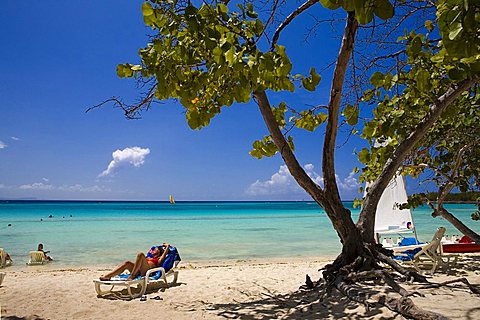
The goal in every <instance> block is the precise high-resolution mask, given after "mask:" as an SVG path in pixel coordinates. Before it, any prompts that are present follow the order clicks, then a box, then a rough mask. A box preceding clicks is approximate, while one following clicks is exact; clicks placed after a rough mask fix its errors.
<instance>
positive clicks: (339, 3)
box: [99, 0, 480, 317]
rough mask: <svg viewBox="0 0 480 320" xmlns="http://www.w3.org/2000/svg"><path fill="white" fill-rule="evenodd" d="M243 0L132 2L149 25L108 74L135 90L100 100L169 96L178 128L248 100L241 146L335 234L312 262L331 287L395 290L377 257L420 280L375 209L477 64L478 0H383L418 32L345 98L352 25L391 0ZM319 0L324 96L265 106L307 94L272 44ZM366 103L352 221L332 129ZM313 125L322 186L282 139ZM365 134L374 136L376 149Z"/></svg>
mask: <svg viewBox="0 0 480 320" xmlns="http://www.w3.org/2000/svg"><path fill="white" fill-rule="evenodd" d="M253 3H254V2H253V1H239V2H236V1H210V2H208V1H203V2H200V1H198V2H197V1H182V0H150V1H147V2H145V3H143V5H142V12H143V16H144V21H145V24H146V25H147V26H148V27H150V28H151V30H152V32H153V34H152V35H151V37H150V41H149V43H148V44H147V45H146V46H145V47H144V48H141V49H140V50H139V55H140V57H141V64H129V63H126V64H121V65H118V67H117V74H118V75H119V76H120V77H134V78H136V79H137V80H138V81H140V82H141V84H142V85H143V88H145V89H146V90H145V92H144V94H143V95H142V97H141V100H140V101H139V102H138V103H136V104H126V103H124V102H122V101H121V100H120V99H118V98H115V97H114V98H112V99H109V100H107V101H105V102H104V103H106V102H112V101H113V102H114V103H115V104H116V105H118V106H119V107H121V108H123V110H124V111H125V115H126V116H127V117H128V118H136V117H138V116H139V114H140V113H141V112H142V111H144V110H146V109H148V108H150V107H151V105H152V102H154V101H156V100H166V99H170V98H174V99H178V100H179V101H180V103H181V104H182V105H183V107H185V109H186V120H187V122H188V125H189V126H190V127H191V128H192V129H199V128H202V127H204V126H207V125H208V124H209V123H210V120H211V119H212V118H213V117H214V116H215V115H217V114H219V113H220V112H221V110H222V107H224V106H231V105H232V104H234V103H247V102H249V101H250V100H252V99H253V100H254V101H255V102H256V104H257V105H258V109H259V111H260V113H261V115H262V117H263V120H264V122H265V124H266V127H267V129H268V132H269V134H268V135H266V136H264V137H263V138H262V139H260V140H257V141H255V142H254V143H253V150H252V151H251V152H250V153H251V154H252V156H255V157H257V158H261V157H263V156H272V155H274V154H276V153H279V154H280V155H281V157H282V158H283V160H284V162H285V164H286V165H287V167H288V169H289V171H290V173H291V175H292V176H293V177H294V179H295V180H296V181H297V183H298V184H299V185H300V186H301V187H302V188H303V189H304V190H305V191H306V192H307V193H308V194H309V195H310V196H311V197H312V199H314V200H315V201H316V202H317V203H318V204H319V205H320V206H322V207H323V208H324V209H325V212H326V214H327V215H328V217H329V218H330V220H331V222H332V225H333V228H334V229H335V230H336V232H337V234H338V236H339V238H340V241H341V243H342V251H341V253H340V254H339V256H338V257H337V258H336V259H335V261H334V262H333V263H332V264H330V265H328V266H327V267H326V268H325V270H324V271H323V279H324V281H325V283H327V284H328V287H336V288H337V289H339V290H340V291H341V292H343V293H345V294H347V295H349V296H350V297H351V298H353V299H355V300H357V301H358V300H361V299H362V297H361V296H360V295H358V294H356V293H352V292H351V290H349V284H351V283H352V281H354V280H356V281H358V280H361V279H371V278H372V277H383V278H384V280H385V281H386V282H387V283H389V284H390V285H392V288H394V289H395V290H397V291H399V292H404V291H402V290H401V289H399V288H398V286H396V285H393V284H392V278H390V277H389V276H388V274H387V273H385V272H381V267H380V266H379V262H383V263H386V264H389V265H390V266H392V267H393V268H394V269H395V270H396V271H398V272H400V273H401V274H403V275H404V276H405V277H408V278H409V279H415V280H418V281H426V279H425V278H424V277H423V276H421V275H419V274H417V273H414V272H411V271H407V270H405V269H404V268H402V267H401V266H399V265H398V264H397V263H395V262H394V261H393V260H392V259H391V258H390V257H389V256H388V251H386V250H384V249H383V248H382V247H381V246H379V245H377V244H376V243H375V240H374V221H375V211H376V207H377V204H378V202H379V199H380V197H381V195H382V193H383V190H384V189H385V188H386V187H387V185H388V183H389V181H390V180H391V179H392V178H393V176H394V175H395V174H396V173H397V172H398V170H399V169H400V170H401V169H402V165H403V164H405V161H406V160H407V159H408V157H409V156H410V155H411V154H412V152H414V150H417V149H418V148H420V147H421V146H422V143H425V142H424V140H422V139H423V138H424V137H426V136H428V134H429V131H430V130H431V129H432V128H434V127H435V124H436V123H437V122H438V121H439V119H442V115H443V114H444V113H445V111H446V110H448V109H449V107H450V106H452V105H454V104H455V102H456V101H457V100H458V98H459V97H462V96H465V95H470V94H473V93H472V91H471V90H472V88H473V87H474V86H475V85H476V82H477V79H478V72H479V70H480V68H479V63H478V62H477V60H478V58H479V53H480V51H479V44H480V41H479V38H478V35H479V34H480V32H479V21H478V16H479V14H480V12H479V7H478V5H476V4H473V3H467V2H466V1H465V2H464V1H456V0H443V1H438V2H437V3H432V2H429V1H425V2H422V1H401V2H399V3H398V4H396V5H395V8H397V7H398V8H400V7H402V6H403V8H408V9H409V10H410V11H409V12H410V14H412V15H413V14H416V13H419V12H420V13H422V15H421V16H420V17H421V19H423V20H422V24H423V23H424V24H425V30H426V33H425V34H422V33H421V32H420V31H419V30H418V28H416V27H418V25H410V27H411V28H416V31H412V32H407V33H406V34H404V35H403V37H402V39H400V42H398V43H397V44H396V47H397V48H398V47H401V50H400V52H399V53H398V52H390V53H388V52H387V53H385V54H383V53H382V55H383V58H395V63H394V64H391V65H390V66H391V68H390V69H389V70H386V69H380V68H379V67H378V66H379V64H378V62H379V58H380V57H379V56H377V57H373V58H372V59H371V60H370V62H371V63H370V64H364V66H368V68H365V70H364V72H363V74H362V75H363V76H364V77H365V76H367V77H369V76H370V75H371V78H370V83H371V88H370V89H368V90H366V91H365V92H362V94H359V93H358V90H360V89H362V88H365V83H363V84H362V85H358V86H356V87H355V88H354V89H353V91H355V94H356V97H357V98H356V99H353V102H352V103H350V102H351V101H352V99H347V98H346V97H347V96H348V94H347V92H346V90H345V87H346V84H345V81H346V77H347V76H348V77H349V78H350V79H353V83H354V84H355V83H356V81H357V80H358V81H360V80H361V79H360V78H361V76H360V75H359V74H357V73H356V72H355V70H357V69H358V64H357V65H356V67H353V68H350V69H349V67H351V66H355V63H354V61H353V57H354V56H353V55H352V54H353V53H354V50H355V46H356V41H358V37H357V36H358V33H359V30H363V31H364V32H374V31H375V28H377V27H378V28H380V27H381V25H382V24H383V21H385V20H388V19H390V18H392V17H393V18H395V17H394V11H395V8H394V6H393V5H392V4H391V3H390V2H389V1H388V0H371V1H365V0H320V1H316V0H307V1H306V2H305V3H303V4H302V5H300V6H299V7H298V8H295V9H293V10H292V11H291V12H290V13H288V14H286V15H284V16H283V19H280V18H281V17H282V15H281V14H280V13H279V12H284V11H285V10H287V9H288V7H289V6H287V5H286V2H284V1H279V0H273V1H262V2H260V3H257V5H261V6H262V10H263V11H262V13H261V14H260V15H259V13H258V12H256V10H255V7H254V5H253ZM320 3H321V5H323V7H325V8H327V9H331V10H337V9H338V10H337V12H342V13H343V15H344V18H343V21H344V23H345V25H344V28H343V34H342V37H341V43H340V50H339V52H338V55H337V56H336V58H335V62H334V67H333V76H332V80H331V90H330V94H329V97H328V103H327V105H326V106H319V107H306V108H304V109H303V110H299V109H298V108H297V107H296V108H292V107H291V106H288V105H287V104H286V103H280V104H279V105H278V106H274V105H271V104H270V102H269V96H270V95H272V94H275V93H276V92H279V91H286V92H291V93H295V92H297V91H298V90H308V91H315V89H316V87H317V85H318V84H319V82H320V78H321V77H320V75H319V73H318V72H317V70H316V69H315V68H311V69H310V73H309V74H308V75H301V74H292V69H293V66H292V63H291V61H290V59H289V57H288V54H287V48H286V47H285V46H283V45H281V39H282V32H283V31H284V30H286V29H287V28H288V27H289V26H290V24H291V22H292V21H293V20H295V19H301V17H304V16H305V13H306V12H312V14H314V13H315V12H318V11H315V10H320V9H322V8H321V7H320ZM265 8H269V9H268V10H266V9H265ZM280 8H281V9H282V10H280ZM327 9H324V8H323V10H327ZM425 17H430V19H428V18H425ZM396 18H397V20H396V27H395V28H393V29H395V30H398V29H399V27H400V26H404V24H403V23H404V22H406V20H407V19H406V17H402V16H401V17H396ZM312 29H313V26H312ZM390 36H392V34H391V33H390ZM362 39H363V40H365V39H366V38H365V37H364V38H362ZM372 43H373V42H372ZM358 45H359V44H358ZM381 48H383V49H382V50H383V51H382V52H385V50H387V49H388V48H387V46H386V45H385V43H384V44H382V45H381ZM288 50H293V48H289V49H288ZM387 51H388V50H387ZM370 52H380V51H375V50H372V51H370ZM378 55H380V53H379V54H378ZM386 65H387V66H388V65H389V63H386ZM387 69H388V68H387ZM349 70H350V71H349ZM375 71H376V72H375ZM374 72H375V73H374ZM349 92H352V91H351V90H349ZM104 103H102V104H100V105H103V104H104ZM100 105H99V106H100ZM372 106H373V107H374V110H373V118H372V119H371V120H368V119H365V121H364V127H363V129H362V136H363V137H364V138H365V139H367V140H369V141H370V142H371V148H366V149H364V150H361V151H360V152H359V158H360V160H361V161H362V162H364V163H365V164H367V166H366V168H364V171H363V174H362V177H363V179H365V180H368V181H371V184H370V187H369V190H368V193H367V194H366V196H365V198H364V200H363V205H362V209H361V212H360V216H359V219H358V221H354V220H353V218H352V216H351V212H350V210H349V209H347V208H346V207H344V205H343V203H342V201H341V198H340V194H339V189H338V185H337V181H336V174H335V150H336V145H337V136H338V131H339V126H340V125H341V124H344V123H345V122H346V123H347V125H357V123H358V119H359V117H362V115H363V110H364V109H363V108H365V110H367V109H368V108H371V107H372ZM450 111H451V112H450V113H449V114H448V117H452V118H454V117H455V116H456V114H455V110H453V111H452V110H450ZM405 119H406V120H405ZM319 126H323V127H324V132H325V133H324V135H323V151H322V152H323V154H322V174H323V179H324V180H323V181H324V185H323V186H320V185H318V184H316V183H315V182H314V181H313V180H312V179H311V178H310V177H309V176H308V175H307V173H306V172H305V171H304V169H303V168H302V166H301V165H300V164H299V162H298V160H297V158H296V156H295V153H294V140H293V137H292V132H293V131H292V128H293V127H296V128H301V129H306V130H309V131H313V130H315V129H316V128H318V127H319ZM355 130H356V129H352V132H353V133H355ZM375 140H380V142H382V141H383V142H386V143H384V144H383V145H384V146H383V147H381V148H376V147H374V143H373V142H374V141H375ZM379 270H380V272H379ZM319 282H320V281H319ZM322 283H323V282H322ZM383 304H384V305H386V306H387V307H389V308H390V309H392V310H396V311H399V312H401V313H403V314H405V315H407V316H414V317H423V316H425V317H437V316H438V315H436V314H433V313H430V312H427V311H422V310H420V309H417V308H415V307H414V306H413V305H412V302H411V301H410V300H409V299H408V298H407V297H404V298H402V299H400V300H391V299H386V300H384V302H383Z"/></svg>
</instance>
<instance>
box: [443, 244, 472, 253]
mask: <svg viewBox="0 0 480 320" xmlns="http://www.w3.org/2000/svg"><path fill="white" fill-rule="evenodd" d="M443 252H446V253H471V252H480V244H476V243H448V244H444V245H443Z"/></svg>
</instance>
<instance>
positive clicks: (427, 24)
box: [425, 20, 435, 32]
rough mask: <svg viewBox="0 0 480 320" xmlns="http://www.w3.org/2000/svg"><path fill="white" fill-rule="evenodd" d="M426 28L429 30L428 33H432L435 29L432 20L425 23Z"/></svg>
mask: <svg viewBox="0 0 480 320" xmlns="http://www.w3.org/2000/svg"><path fill="white" fill-rule="evenodd" d="M425 28H427V30H428V32H432V31H433V29H435V26H434V25H433V22H432V20H427V21H425Z"/></svg>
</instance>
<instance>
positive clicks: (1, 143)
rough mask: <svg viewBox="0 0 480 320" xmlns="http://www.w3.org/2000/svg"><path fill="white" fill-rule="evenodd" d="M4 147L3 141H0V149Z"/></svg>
mask: <svg viewBox="0 0 480 320" xmlns="http://www.w3.org/2000/svg"><path fill="white" fill-rule="evenodd" d="M6 147H7V145H6V144H5V143H4V142H3V141H0V149H4V148H6Z"/></svg>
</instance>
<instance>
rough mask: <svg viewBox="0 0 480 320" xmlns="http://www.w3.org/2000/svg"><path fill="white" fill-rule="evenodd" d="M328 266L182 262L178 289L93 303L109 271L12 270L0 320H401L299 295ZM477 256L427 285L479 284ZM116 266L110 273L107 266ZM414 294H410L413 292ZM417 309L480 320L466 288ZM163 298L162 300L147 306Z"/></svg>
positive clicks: (1, 294)
mask: <svg viewBox="0 0 480 320" xmlns="http://www.w3.org/2000/svg"><path fill="white" fill-rule="evenodd" d="M325 263H326V260H316V261H315V260H309V261H306V262H305V261H303V262H300V261H295V262H292V263H281V262H279V261H263V262H254V261H249V262H236V263H219V264H216V265H202V264H190V263H187V262H182V264H183V266H182V264H181V265H180V267H181V268H180V275H179V279H178V284H177V285H175V286H171V287H169V288H164V287H156V288H153V290H149V291H147V296H148V299H147V301H140V300H139V299H134V300H121V299H116V300H113V299H105V298H98V297H97V295H96V292H95V289H94V284H93V279H95V278H98V277H99V276H100V275H102V274H105V273H106V271H107V269H106V268H99V267H88V268H72V269H66V268H59V267H58V266H55V263H51V264H49V265H47V266H32V267H26V266H12V267H7V268H5V269H3V270H0V271H1V272H5V273H6V277H5V279H4V282H3V284H2V285H1V287H0V304H1V317H0V319H2V320H4V319H140V318H143V317H147V318H151V317H155V318H157V319H177V320H178V319H218V318H223V317H226V318H244V319H272V318H284V319H341V318H348V319H360V318H361V319H365V318H367V319H391V318H395V319H402V317H401V316H399V315H396V314H394V313H392V312H390V311H389V310H387V309H385V308H374V309H372V310H370V311H369V312H367V311H366V310H365V308H364V307H363V306H361V305H358V304H357V303H354V302H351V301H348V300H347V299H346V298H344V297H340V296H339V295H338V294H335V295H334V296H332V297H330V298H329V299H328V302H327V303H326V304H324V305H323V304H321V303H320V302H319V301H318V299H316V297H317V296H318V293H316V292H310V293H309V294H307V295H305V294H304V293H300V292H298V291H297V289H298V288H299V286H300V285H302V284H303V283H304V282H305V274H309V275H310V276H311V277H312V279H314V280H315V279H318V277H319V275H320V274H319V272H318V269H319V267H321V266H323V265H324V264H325ZM479 266H480V256H474V257H471V258H470V259H469V260H464V261H463V262H462V263H460V264H459V267H460V268H458V269H455V270H454V271H453V272H452V273H454V274H453V275H445V274H441V273H439V274H438V275H436V276H435V278H433V279H432V281H442V280H445V279H451V278H454V276H459V275H462V276H467V277H468V279H469V281H470V282H471V283H475V284H480V271H479V270H480V268H479ZM112 267H113V266H112ZM410 289H412V287H410ZM421 292H422V293H423V294H425V297H414V298H413V300H414V301H415V303H417V304H418V305H419V306H421V307H423V308H425V309H428V310H432V311H437V312H439V313H443V314H444V315H447V316H449V317H451V318H453V319H480V297H478V296H474V295H472V294H471V293H469V291H468V290H467V289H466V288H465V286H458V287H450V288H445V289H443V288H442V289H423V290H421ZM158 295H159V296H161V297H162V298H163V300H154V299H151V298H153V297H155V296H158Z"/></svg>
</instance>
